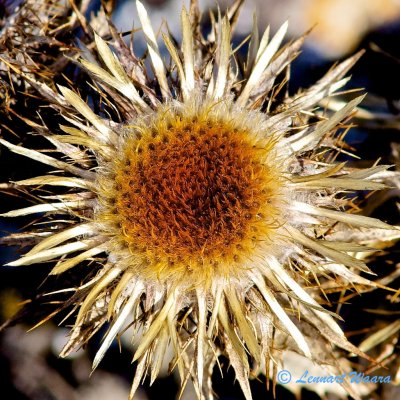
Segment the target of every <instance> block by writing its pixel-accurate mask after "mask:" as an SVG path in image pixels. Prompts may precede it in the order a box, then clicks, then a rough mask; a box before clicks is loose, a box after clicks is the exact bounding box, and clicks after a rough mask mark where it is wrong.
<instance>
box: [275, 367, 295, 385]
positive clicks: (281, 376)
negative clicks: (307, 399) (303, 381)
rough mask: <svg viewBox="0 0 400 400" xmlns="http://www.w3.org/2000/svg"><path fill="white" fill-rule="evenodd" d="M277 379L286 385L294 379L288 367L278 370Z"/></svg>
mask: <svg viewBox="0 0 400 400" xmlns="http://www.w3.org/2000/svg"><path fill="white" fill-rule="evenodd" d="M277 379H278V382H279V383H281V384H282V385H286V384H287V383H289V382H290V381H291V380H292V374H291V373H290V372H289V371H288V370H287V369H283V370H282V371H279V372H278V375H277Z"/></svg>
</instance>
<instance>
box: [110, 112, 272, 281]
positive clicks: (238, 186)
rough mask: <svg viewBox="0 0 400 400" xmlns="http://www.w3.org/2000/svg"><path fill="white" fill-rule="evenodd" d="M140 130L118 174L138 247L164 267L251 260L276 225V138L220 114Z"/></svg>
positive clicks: (126, 225) (126, 223) (130, 236)
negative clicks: (273, 156) (237, 125)
mask: <svg viewBox="0 0 400 400" xmlns="http://www.w3.org/2000/svg"><path fill="white" fill-rule="evenodd" d="M132 129H133V130H135V128H134V127H132ZM128 130H129V128H128ZM139 132H140V133H138V132H137V131H136V132H135V133H132V134H130V135H128V137H129V138H128V139H127V141H126V143H125V146H124V154H123V156H122V158H121V160H120V161H119V164H118V165H117V168H116V173H115V188H116V190H115V193H116V195H115V199H114V207H115V208H114V209H115V211H116V215H117V218H118V224H119V227H120V229H121V230H122V232H123V238H124V242H125V244H126V246H128V248H129V250H130V252H131V254H133V255H135V257H139V258H140V257H141V258H142V259H143V266H146V268H147V269H150V270H151V269H154V272H155V273H157V274H159V273H160V272H161V271H162V270H167V271H166V272H167V273H168V272H171V271H173V270H174V269H178V270H179V269H184V270H186V271H196V272H198V271H199V269H203V272H204V273H206V274H209V271H208V272H207V271H206V270H207V268H210V267H211V268H213V269H214V270H215V269H216V268H217V267H219V266H220V265H223V266H224V268H225V269H226V268H228V269H229V265H233V264H238V263H239V264H240V263H241V264H245V261H246V260H247V259H249V258H251V257H252V255H254V249H256V248H257V247H259V244H260V243H263V242H265V241H266V240H268V238H269V236H270V234H271V232H272V231H273V230H274V229H275V228H276V215H277V214H278V210H277V205H276V202H277V200H276V199H277V197H278V191H279V189H278V187H279V177H278V174H277V172H276V166H274V165H273V164H274V160H271V154H272V153H273V148H274V141H273V140H271V139H270V140H266V139H265V140H264V139H259V138H258V139H255V137H254V136H252V135H251V132H249V131H248V130H247V129H243V128H242V129H238V128H235V126H234V124H232V123H230V122H226V121H224V120H222V119H220V120H218V119H215V118H214V119H207V118H193V117H192V118H185V117H182V116H176V117H170V118H169V121H168V123H163V124H157V123H155V124H153V126H149V127H145V126H142V127H141V128H140V130H139ZM275 162H276V161H275ZM219 268H221V267H219ZM168 270H169V271H168ZM223 273H224V272H223Z"/></svg>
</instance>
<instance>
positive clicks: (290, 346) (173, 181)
mask: <svg viewBox="0 0 400 400" xmlns="http://www.w3.org/2000/svg"><path fill="white" fill-rule="evenodd" d="M238 3H240V2H237V4H238ZM137 10H138V15H139V19H140V23H141V28H142V31H143V34H144V38H145V41H146V44H147V52H146V54H145V56H144V58H142V59H140V58H138V57H137V56H136V55H135V54H134V53H133V52H132V50H131V49H130V48H129V47H128V46H127V45H126V44H125V43H124V42H123V40H122V39H121V37H120V36H119V35H118V34H117V33H116V32H115V31H114V30H113V29H112V28H111V27H110V28H108V29H110V32H111V33H110V34H109V35H107V36H104V35H100V33H98V34H96V33H94V43H93V44H94V45H93V46H88V47H85V46H84V45H83V44H82V46H81V52H80V56H79V57H77V58H76V62H77V63H78V64H79V66H80V68H82V69H83V70H84V71H86V72H87V73H88V74H89V75H90V76H91V78H92V84H91V86H92V89H93V90H96V91H97V93H98V94H99V98H100V99H101V103H102V104H105V105H107V106H109V107H111V108H113V106H114V105H116V106H115V107H116V109H118V114H117V115H118V116H119V120H118V121H116V120H115V119H116V118H111V117H110V116H109V115H110V114H107V113H105V112H100V115H98V114H96V113H95V112H94V111H93V109H95V108H94V107H92V106H91V104H92V101H91V99H90V98H85V97H84V93H78V91H77V90H74V87H73V84H72V83H71V86H70V88H67V87H63V86H59V88H58V89H59V92H58V93H56V92H55V91H54V90H53V91H52V95H51V96H50V95H48V96H47V97H48V98H50V97H51V98H52V99H53V100H52V102H53V103H52V104H53V106H54V108H56V109H57V110H58V112H59V113H60V118H61V116H62V118H64V120H65V121H66V123H64V124H61V125H60V131H59V132H57V134H56V133H52V134H51V135H50V137H49V136H48V135H46V138H47V139H48V140H50V141H51V143H52V144H53V145H54V146H55V147H56V149H57V151H58V154H61V156H60V157H58V158H57V156H54V155H49V154H44V152H41V151H37V150H33V149H28V148H25V147H23V146H18V145H15V144H12V143H10V142H8V141H6V140H3V139H0V142H1V143H2V145H3V146H5V147H7V148H8V149H9V150H11V151H12V152H14V153H17V154H20V155H22V156H25V157H28V158H30V159H31V160H34V161H38V162H41V163H44V164H47V165H48V166H51V167H52V168H54V169H56V170H57V171H56V172H52V173H51V174H48V175H45V176H37V177H33V178H29V179H25V180H22V181H18V182H14V184H15V185H17V186H18V187H22V186H28V187H31V188H32V189H31V190H34V189H35V188H40V187H43V186H45V187H48V188H50V190H51V188H55V187H58V188H57V191H55V192H54V193H55V194H54V196H48V197H47V199H50V200H47V201H45V202H43V201H42V202H40V203H38V204H36V205H33V206H30V207H27V208H23V209H17V210H12V211H9V212H7V213H3V214H2V216H3V217H18V216H27V215H34V214H37V213H42V214H43V218H50V217H52V218H54V215H56V216H58V217H60V216H62V218H63V219H64V220H65V219H67V220H68V219H70V221H71V223H70V224H69V226H67V227H65V225H64V227H63V228H59V229H55V228H56V227H57V224H54V226H53V228H51V229H49V230H48V232H47V234H46V235H43V239H42V240H41V241H39V242H38V243H37V244H36V245H35V246H33V247H32V248H31V249H30V250H29V251H28V252H27V253H26V254H25V255H23V256H22V257H21V258H19V259H18V260H16V261H13V262H11V263H10V264H9V265H12V266H22V265H28V264H35V263H39V262H51V261H53V262H54V268H53V269H52V270H51V272H50V274H51V275H59V274H63V273H64V272H65V271H67V270H70V269H72V268H74V267H76V266H78V265H80V264H82V263H85V262H86V263H88V261H92V262H91V263H89V264H88V265H89V268H90V266H93V265H94V263H93V261H94V262H95V263H96V265H98V266H99V268H98V272H97V273H96V274H95V276H91V277H90V279H86V280H85V279H84V278H82V286H81V287H79V288H75V289H76V290H75V291H74V294H73V297H72V301H71V302H72V304H73V306H74V307H73V309H74V311H75V310H76V320H75V325H74V326H73V328H72V331H71V335H70V338H69V342H68V344H67V345H66V347H65V348H64V350H63V352H62V356H66V355H67V354H68V353H69V352H71V351H73V350H74V349H76V348H79V347H80V346H82V345H83V344H85V343H86V341H87V340H88V339H89V338H90V337H91V336H92V335H93V334H94V333H95V332H96V331H97V330H98V329H100V328H101V327H102V326H104V324H106V323H108V324H109V328H108V330H107V332H106V333H105V336H104V338H103V341H102V344H101V346H100V348H99V350H98V352H97V355H96V356H95V359H94V362H93V368H96V367H97V366H98V365H99V363H100V362H101V360H102V358H103V356H104V354H105V352H106V351H107V349H108V348H109V346H110V345H111V343H112V342H113V341H114V340H115V339H116V338H117V337H118V336H119V334H121V333H122V332H123V331H124V330H125V328H126V327H127V326H128V325H130V326H131V328H132V331H133V340H134V342H135V343H136V345H137V347H136V350H135V353H134V356H133V360H134V361H136V362H137V366H136V372H135V376H134V380H133V385H132V390H131V398H133V396H134V393H135V391H136V389H137V388H138V386H139V384H140V383H141V382H142V381H143V379H144V378H145V377H146V376H149V377H150V381H151V382H153V381H154V379H156V377H157V375H158V373H159V371H160V368H161V365H162V363H163V359H164V357H165V355H166V354H169V353H168V352H167V351H166V350H167V348H168V347H170V348H172V349H173V351H172V353H173V356H172V357H173V358H172V360H170V361H171V362H170V368H171V369H174V368H177V370H178V371H179V374H180V377H181V383H182V387H184V386H185V384H186V383H187V381H188V379H191V380H192V381H193V384H194V389H195V391H196V393H197V396H198V398H199V399H204V398H212V397H213V391H212V383H211V375H212V373H213V370H214V367H215V366H216V363H218V358H219V356H220V355H224V356H225V357H226V358H227V359H228V361H229V363H230V365H231V366H232V367H233V369H234V371H235V375H236V379H237V381H238V382H239V383H240V386H241V388H242V391H243V393H244V395H245V397H246V399H247V400H250V399H251V398H252V395H251V390H250V385H249V378H250V377H251V376H257V374H258V373H260V372H263V373H264V374H267V375H269V376H270V377H273V378H274V377H275V376H276V373H277V371H278V367H279V366H281V364H280V363H281V360H282V355H283V354H284V352H285V351H292V352H297V353H298V354H300V355H303V356H304V357H306V358H308V359H310V360H313V361H315V362H318V363H319V364H320V365H325V366H334V367H335V368H339V367H340V366H338V364H337V363H336V360H335V355H334V353H332V346H334V347H335V348H340V349H342V350H344V351H348V352H351V353H356V354H358V355H361V356H363V354H362V353H361V352H360V351H359V350H358V349H357V348H356V347H355V346H353V345H352V344H351V343H349V342H348V341H347V339H346V337H345V336H344V333H343V331H342V329H341V328H340V326H339V325H338V322H337V316H336V315H335V314H334V313H332V312H330V311H327V310H325V309H324V308H323V306H322V305H321V304H323V297H324V291H323V287H325V288H331V289H332V288H335V287H339V288H347V287H352V286H354V285H356V284H360V285H370V286H373V283H372V282H371V281H369V280H368V279H366V278H363V277H361V276H360V271H363V272H368V268H367V266H366V265H365V263H364V262H363V258H362V257H361V256H360V255H362V254H363V253H365V252H366V251H371V250H370V249H369V248H366V247H364V246H363V245H362V244H361V243H357V242H354V241H352V235H351V234H350V233H351V232H352V231H353V230H360V229H363V230H368V229H373V230H380V229H392V227H391V226H389V225H387V224H385V223H384V222H381V221H380V220H377V219H374V218H370V217H366V216H363V215H361V214H360V213H359V212H358V209H357V206H356V205H355V204H354V202H355V196H354V195H353V194H354V192H355V191H358V190H363V191H366V190H379V189H383V188H384V187H385V186H384V184H382V183H381V182H379V181H378V180H377V179H376V177H377V176H379V173H380V172H381V171H383V170H385V169H386V168H387V167H386V166H372V167H370V168H366V169H354V168H350V167H348V166H347V165H346V163H339V162H336V161H335V160H336V158H337V155H338V153H339V152H340V151H341V149H342V148H344V142H343V141H342V139H343V137H344V135H345V133H346V132H347V130H348V129H349V127H350V125H349V123H348V121H349V116H351V114H352V113H353V111H354V109H355V107H356V106H357V105H358V104H359V103H360V101H361V100H362V97H358V98H355V99H354V100H352V101H350V102H349V103H348V104H346V105H345V106H344V107H343V108H341V109H339V110H336V111H335V112H327V111H326V110H324V109H322V108H321V107H320V105H321V104H324V105H329V97H330V96H332V95H334V94H335V93H336V92H337V91H338V90H340V89H341V88H342V87H343V86H344V85H345V84H346V82H347V81H348V79H347V78H346V77H345V75H346V74H347V72H348V71H349V69H350V68H351V67H352V65H353V64H354V63H355V62H356V60H357V58H358V56H357V55H356V56H354V57H353V58H350V59H348V60H346V61H344V62H342V63H341V64H338V65H337V66H336V67H334V68H332V69H331V70H330V71H329V72H328V73H327V74H326V75H325V76H324V77H323V78H322V79H320V80H319V81H318V82H317V83H316V84H315V85H314V86H312V87H311V88H309V89H306V90H303V91H301V92H299V93H297V94H296V95H293V96H289V95H287V94H285V93H284V92H285V83H286V82H287V79H288V77H289V74H288V70H289V66H290V63H291V62H292V61H293V59H294V58H295V57H296V55H297V54H298V51H299V49H300V47H301V45H302V42H303V38H300V39H298V40H296V41H294V42H292V43H289V44H286V45H283V46H281V45H282V41H283V39H284V36H285V33H286V29H287V24H284V25H283V26H282V27H281V28H280V29H279V30H278V31H277V32H276V34H275V35H274V36H273V37H271V38H269V29H267V30H266V31H265V33H264V34H263V35H262V36H260V37H259V36H258V32H257V28H256V25H255V26H254V29H253V32H252V34H251V36H250V40H249V46H248V53H247V55H246V57H245V58H246V60H245V61H244V62H243V61H240V59H239V56H236V52H235V51H234V50H233V48H232V44H231V39H232V25H233V24H234V23H235V18H236V12H237V9H235V8H234V7H233V8H231V9H230V10H228V12H227V14H226V15H225V16H223V17H221V16H219V18H216V19H215V20H213V19H212V21H211V22H212V23H211V30H210V32H208V33H207V35H206V36H204V35H203V33H202V32H201V30H200V27H199V15H198V10H197V8H196V2H192V6H191V8H190V11H187V10H186V9H182V11H181V27H182V44H181V45H180V46H179V47H178V46H177V44H176V41H174V40H173V38H172V37H171V36H170V35H168V34H163V35H162V36H163V43H164V45H165V47H166V49H167V50H168V58H169V60H168V62H166V61H165V58H167V57H162V56H161V53H160V47H159V45H160V41H159V40H157V38H156V35H155V32H154V30H153V28H152V26H151V24H150V22H149V17H148V14H147V12H146V9H145V8H144V6H143V5H142V4H141V3H140V2H139V1H137ZM111 39H112V40H111ZM27 79H28V80H29V77H27ZM88 85H90V83H88ZM41 90H42V91H43V90H44V89H43V87H42V88H41ZM46 90H47V93H49V92H51V90H52V89H50V88H47V89H46ZM102 104H99V105H98V107H96V109H99V110H101V109H102ZM55 190H56V189H55ZM60 190H61V192H60ZM60 193H61V194H60ZM51 199H53V200H51ZM54 199H56V200H54ZM31 232H33V231H31ZM349 232H350V233H349ZM65 289H68V288H65ZM316 341H319V342H320V343H322V344H323V345H318V346H317V345H316V344H315V343H316ZM321 346H322V347H321ZM324 346H325V347H324ZM321 348H323V350H322V351H321ZM344 385H346V383H344ZM347 390H348V391H351V388H350V387H348V388H347Z"/></svg>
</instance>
